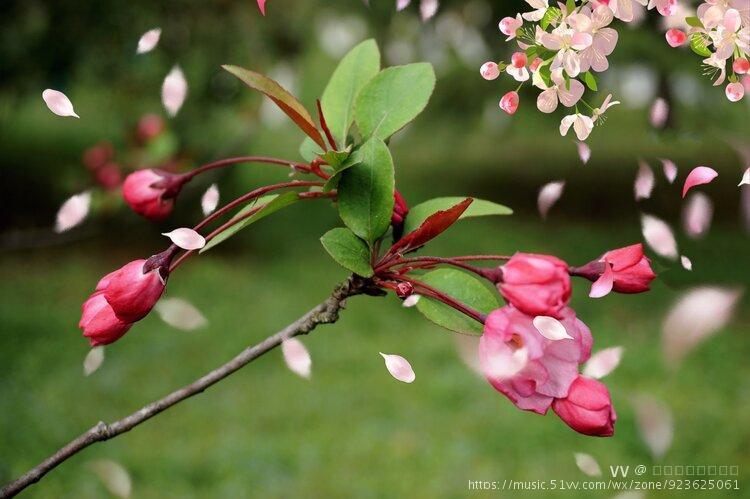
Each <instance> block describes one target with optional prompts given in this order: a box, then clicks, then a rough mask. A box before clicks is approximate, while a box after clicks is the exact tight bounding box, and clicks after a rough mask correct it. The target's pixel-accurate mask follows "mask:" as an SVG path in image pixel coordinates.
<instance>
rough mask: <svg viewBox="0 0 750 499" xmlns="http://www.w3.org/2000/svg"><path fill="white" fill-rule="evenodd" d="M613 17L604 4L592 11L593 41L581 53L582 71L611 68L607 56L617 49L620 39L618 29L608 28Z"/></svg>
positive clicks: (590, 29)
mask: <svg viewBox="0 0 750 499" xmlns="http://www.w3.org/2000/svg"><path fill="white" fill-rule="evenodd" d="M585 12H588V11H585ZM579 15H583V14H579ZM612 18H613V15H612V11H611V10H610V9H609V8H608V7H606V6H604V5H600V6H599V7H597V8H596V9H594V11H593V13H591V22H590V27H589V31H590V33H591V37H592V42H591V45H590V46H588V47H586V48H585V49H583V50H582V51H581V53H580V54H579V58H580V61H581V71H582V72H584V71H588V70H589V69H592V70H594V71H597V72H602V71H606V70H607V68H609V62H608V61H607V56H608V55H610V54H611V53H612V52H613V51H614V50H615V46H616V45H617V39H618V35H617V31H615V30H614V29H612V28H607V26H609V24H610V23H611V22H612Z"/></svg>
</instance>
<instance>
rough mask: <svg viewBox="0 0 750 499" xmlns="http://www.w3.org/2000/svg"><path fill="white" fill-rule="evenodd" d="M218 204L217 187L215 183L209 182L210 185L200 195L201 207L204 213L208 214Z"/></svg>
mask: <svg viewBox="0 0 750 499" xmlns="http://www.w3.org/2000/svg"><path fill="white" fill-rule="evenodd" d="M218 204H219V187H218V186H217V185H216V184H211V187H209V188H208V189H206V192H204V193H203V197H201V208H202V209H203V214H204V215H209V214H211V212H213V211H214V210H215V209H216V206H217V205H218Z"/></svg>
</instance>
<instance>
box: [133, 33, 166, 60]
mask: <svg viewBox="0 0 750 499" xmlns="http://www.w3.org/2000/svg"><path fill="white" fill-rule="evenodd" d="M159 37H161V28H154V29H150V30H148V31H146V32H145V33H143V35H141V38H140V39H139V40H138V48H137V49H136V51H135V53H136V54H145V53H146V52H151V51H152V50H154V48H156V45H157V44H158V43H159Z"/></svg>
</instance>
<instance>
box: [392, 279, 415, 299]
mask: <svg viewBox="0 0 750 499" xmlns="http://www.w3.org/2000/svg"><path fill="white" fill-rule="evenodd" d="M412 293H414V286H412V284H411V283H410V282H400V283H398V284H396V294H397V295H398V297H399V298H406V297H407V296H411V294H412Z"/></svg>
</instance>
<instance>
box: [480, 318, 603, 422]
mask: <svg viewBox="0 0 750 499" xmlns="http://www.w3.org/2000/svg"><path fill="white" fill-rule="evenodd" d="M532 320H533V318H532V317H530V316H528V315H526V314H524V313H523V312H521V311H520V310H517V309H516V308H514V307H512V306H510V305H508V306H505V307H502V308H499V309H497V310H495V311H493V312H492V313H490V314H489V315H488V316H487V320H486V322H485V325H484V334H482V337H481V338H480V340H479V362H480V367H481V369H482V372H483V374H484V376H485V377H486V378H487V381H489V382H490V384H491V385H492V386H493V387H494V388H495V389H496V390H497V391H499V392H500V393H502V394H503V395H505V396H506V397H508V398H509V399H510V401H511V402H513V403H514V404H515V405H516V406H517V407H518V408H519V409H523V410H526V411H533V412H536V413H538V414H545V413H546V412H547V410H548V409H549V407H550V405H552V403H553V401H554V399H556V398H564V397H566V396H568V393H569V389H570V386H571V384H572V383H573V382H574V381H575V379H576V378H577V377H578V366H579V365H580V364H582V363H584V362H586V360H588V358H589V356H590V355H591V345H592V342H593V340H592V338H591V332H590V331H589V328H588V327H586V325H585V324H584V323H583V322H581V321H580V320H578V319H577V318H576V315H575V312H574V311H573V310H572V309H570V308H564V309H563V310H562V311H561V313H560V322H561V324H562V325H563V327H564V328H565V331H566V332H567V333H568V336H570V338H564V339H559V340H550V339H547V338H545V337H544V336H542V335H541V333H540V332H539V331H538V330H537V329H536V328H535V327H534V325H533V322H532ZM519 360H520V361H519ZM509 364H510V367H512V368H513V369H512V370H509V369H508V366H509Z"/></svg>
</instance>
